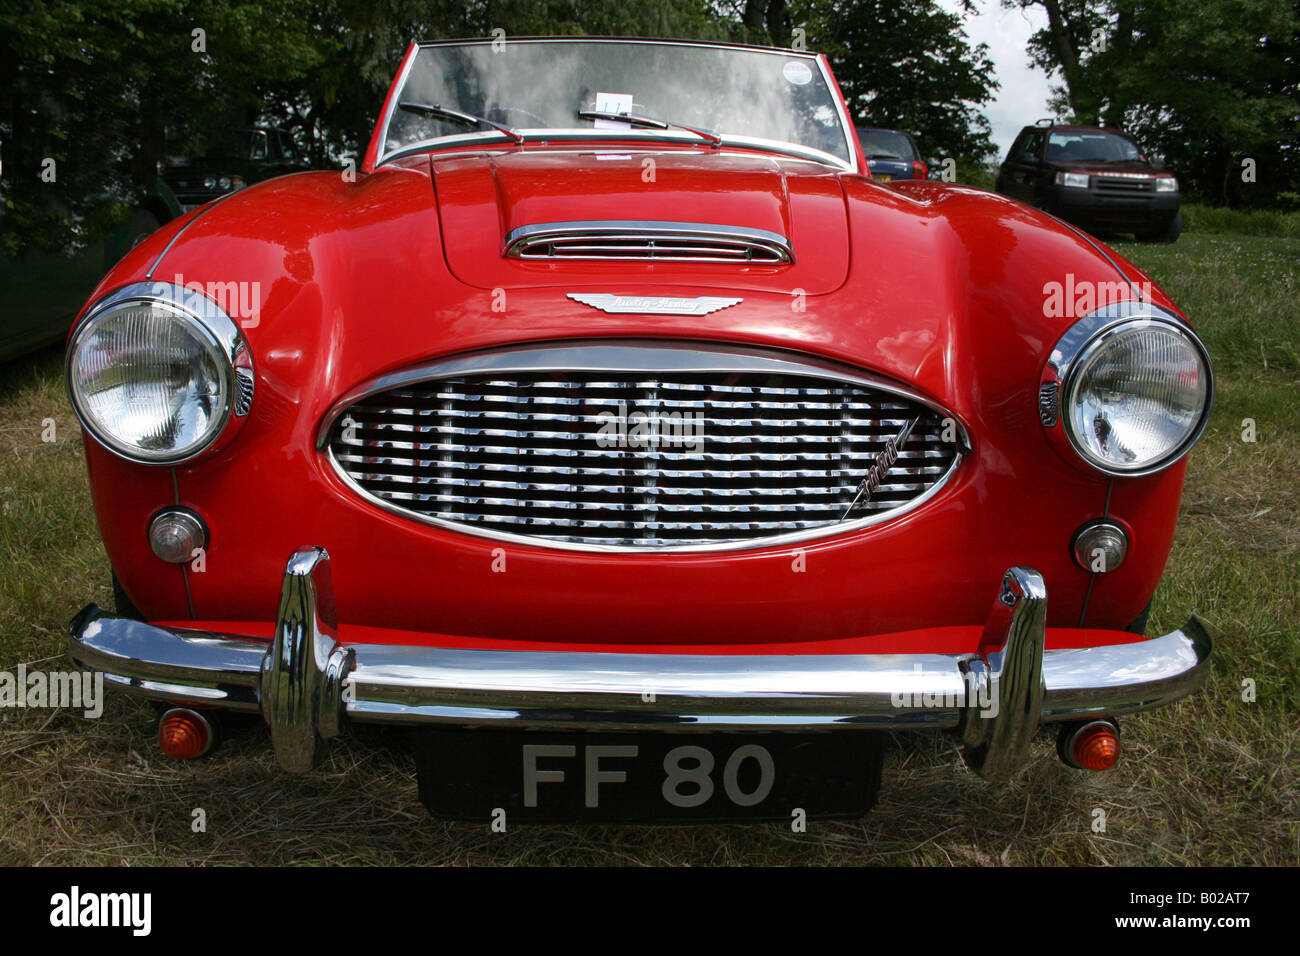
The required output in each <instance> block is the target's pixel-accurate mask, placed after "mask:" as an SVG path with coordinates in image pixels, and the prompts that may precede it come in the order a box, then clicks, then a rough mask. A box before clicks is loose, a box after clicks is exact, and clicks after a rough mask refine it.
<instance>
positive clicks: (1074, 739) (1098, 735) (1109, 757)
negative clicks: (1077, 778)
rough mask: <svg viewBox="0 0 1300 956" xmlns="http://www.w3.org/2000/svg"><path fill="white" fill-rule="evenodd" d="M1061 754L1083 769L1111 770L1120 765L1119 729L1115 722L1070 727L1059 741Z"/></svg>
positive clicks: (1058, 747)
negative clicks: (1117, 764)
mask: <svg viewBox="0 0 1300 956" xmlns="http://www.w3.org/2000/svg"><path fill="white" fill-rule="evenodd" d="M1056 749H1057V753H1059V754H1060V756H1061V759H1062V760H1064V761H1065V762H1066V763H1067V764H1069V765H1070V766H1071V767H1077V768H1078V769H1080V770H1109V769H1110V768H1111V767H1113V766H1115V764H1116V763H1117V762H1119V726H1118V725H1117V724H1116V723H1115V722H1114V721H1112V720H1093V721H1089V722H1088V723H1084V724H1077V725H1072V726H1071V725H1067V726H1065V727H1063V728H1062V729H1061V736H1060V737H1059V738H1058V740H1057V748H1056Z"/></svg>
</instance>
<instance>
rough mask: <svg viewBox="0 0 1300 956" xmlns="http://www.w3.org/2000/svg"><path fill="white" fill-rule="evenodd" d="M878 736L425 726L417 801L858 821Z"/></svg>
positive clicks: (468, 806) (499, 808)
mask: <svg viewBox="0 0 1300 956" xmlns="http://www.w3.org/2000/svg"><path fill="white" fill-rule="evenodd" d="M881 762H882V740H881V735H879V734H877V733H871V732H860V731H838V732H832V733H824V734H785V733H754V734H748V733H735V734H706V733H690V734H670V733H594V732H593V733H586V732H575V733H550V732H543V731H495V730H459V731H441V730H434V731H426V732H424V733H422V734H421V735H420V741H419V745H418V747H417V764H418V768H419V782H420V800H421V802H422V803H424V805H425V806H426V807H427V808H428V809H429V811H430V812H431V813H432V814H433V815H434V816H436V817H440V818H444V819H453V820H480V821H483V822H484V823H491V822H495V821H498V820H499V821H501V822H504V823H505V824H506V825H509V823H511V822H523V823H527V822H532V823H559V822H568V821H604V822H626V823H698V822H703V821H709V820H787V821H788V820H797V819H799V818H800V817H802V818H804V819H815V818H827V817H851V816H861V815H862V814H864V813H866V812H867V811H868V810H869V809H871V806H872V804H873V803H874V802H875V799H876V795H877V793H878V792H879V790H880V776H881Z"/></svg>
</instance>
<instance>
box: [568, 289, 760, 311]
mask: <svg viewBox="0 0 1300 956" xmlns="http://www.w3.org/2000/svg"><path fill="white" fill-rule="evenodd" d="M568 296H569V298H570V299H573V300H574V301H575V302H581V303H582V304H583V305H589V306H591V307H592V308H593V309H600V310H601V311H602V312H610V313H614V314H626V313H641V314H646V315H708V314H709V313H710V312H717V311H718V310H719V309H727V308H730V307H731V306H733V305H738V304H739V303H741V302H744V301H745V300H744V299H729V298H725V297H723V296H716V295H702V296H699V297H698V298H695V299H690V298H682V297H678V296H668V295H613V294H612V293H609V292H595V293H578V292H570V293H568Z"/></svg>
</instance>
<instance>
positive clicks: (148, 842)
mask: <svg viewBox="0 0 1300 956" xmlns="http://www.w3.org/2000/svg"><path fill="white" fill-rule="evenodd" d="M1117 248H1118V249H1119V250H1120V251H1121V252H1122V253H1123V254H1124V255H1126V256H1128V257H1130V258H1131V259H1133V260H1134V261H1135V262H1137V263H1138V264H1139V265H1140V266H1142V267H1143V268H1144V269H1146V270H1147V271H1149V272H1150V273H1151V275H1152V277H1153V278H1154V279H1155V280H1156V281H1157V282H1158V283H1160V284H1161V285H1162V286H1163V287H1164V288H1165V289H1166V290H1167V291H1168V292H1169V293H1170V295H1171V296H1172V297H1173V298H1174V299H1175V301H1177V302H1178V303H1179V304H1180V305H1181V306H1182V307H1183V308H1184V309H1185V310H1186V312H1187V313H1188V315H1189V317H1190V318H1191V319H1192V320H1193V322H1194V323H1195V324H1196V325H1197V326H1198V328H1199V329H1200V330H1201V331H1202V333H1203V334H1204V336H1205V338H1206V341H1207V342H1208V344H1209V346H1210V348H1211V351H1212V352H1213V354H1214V358H1215V361H1216V367H1217V371H1218V387H1219V392H1218V401H1217V403H1216V407H1215V412H1214V416H1213V420H1212V422H1211V425H1210V427H1209V429H1208V431H1207V432H1206V435H1205V438H1204V439H1203V441H1202V443H1201V444H1200V446H1199V447H1198V448H1197V450H1196V452H1195V453H1194V454H1193V455H1192V458H1191V464H1190V467H1189V471H1188V480H1187V485H1186V490H1185V493H1184V499H1183V509H1182V510H1183V513H1182V517H1181V521H1180V524H1179V531H1178V535H1177V538H1176V540H1175V543H1174V549H1173V553H1172V555H1171V556H1170V560H1169V566H1168V570H1167V573H1166V576H1165V578H1164V581H1163V582H1162V585H1161V588H1160V590H1159V592H1158V593H1157V595H1156V600H1155V605H1154V608H1153V615H1152V621H1151V629H1150V630H1151V633H1164V632H1166V631H1168V630H1171V629H1173V628H1175V627H1177V626H1179V625H1180V624H1181V623H1182V622H1183V620H1184V619H1185V615H1186V614H1187V612H1188V611H1191V610H1194V611H1196V612H1197V613H1198V614H1200V615H1201V616H1202V617H1203V618H1204V619H1205V620H1206V622H1207V623H1208V624H1209V626H1210V627H1211V628H1212V630H1213V632H1214V634H1215V637H1216V642H1217V647H1216V652H1215V657H1214V661H1213V665H1212V670H1211V674H1210V678H1209V680H1208V681H1207V683H1206V686H1205V687H1204V689H1203V690H1202V691H1201V692H1200V693H1198V694H1197V695H1195V696H1194V697H1192V698H1189V699H1188V700H1185V701H1182V702H1180V703H1178V704H1175V705H1173V706H1171V707H1168V708H1165V709H1163V710H1159V711H1155V712H1153V713H1150V714H1146V715H1140V716H1135V717H1133V718H1130V719H1128V720H1126V721H1125V722H1124V732H1125V741H1126V750H1127V755H1126V758H1125V759H1124V760H1122V761H1121V762H1120V765H1119V766H1118V767H1117V768H1116V769H1115V770H1112V771H1110V772H1108V773H1106V774H1098V775H1084V774H1081V773H1078V772H1075V771H1071V770H1068V769H1066V768H1065V767H1063V766H1062V765H1061V764H1060V762H1059V761H1058V760H1057V759H1056V756H1055V753H1054V751H1053V748H1052V745H1051V742H1050V740H1049V739H1047V738H1046V737H1044V738H1042V739H1040V740H1039V741H1038V742H1037V743H1036V746H1035V750H1034V754H1033V760H1032V762H1031V764H1030V765H1029V767H1028V768H1027V769H1026V770H1025V771H1024V772H1023V773H1022V774H1020V775H1019V776H1018V777H1017V778H1016V779H1015V780H1013V781H1012V782H1011V783H1010V784H1009V785H1006V786H1001V787H999V786H990V785H987V784H984V783H983V782H981V781H980V780H978V779H977V778H975V777H973V776H972V775H971V774H970V773H969V772H968V771H967V770H966V769H965V768H964V767H963V766H962V764H961V760H960V757H959V754H958V752H957V750H956V746H955V744H954V742H953V741H952V740H951V739H949V738H947V737H942V736H938V735H932V736H931V735H899V736H898V737H896V738H894V746H892V747H891V749H890V752H889V755H888V759H887V763H886V767H885V791H884V794H883V795H882V797H881V800H880V803H879V804H878V806H877V808H876V809H875V810H874V811H873V812H872V813H871V814H870V815H868V816H867V817H865V818H863V819H861V820H854V821H845V822H833V823H832V822H827V823H818V822H814V823H812V824H810V826H809V829H808V832H807V833H801V834H796V833H792V832H791V831H790V829H789V827H788V826H785V825H779V824H752V825H743V826H725V827H724V826H691V827H679V828H666V827H665V828H655V827H611V826H598V827H597V826H593V827H578V826H564V827H558V826H547V827H532V828H518V829H513V828H512V829H511V830H510V831H509V832H507V833H505V834H494V833H492V832H490V831H489V829H488V827H487V826H484V825H470V824H448V823H439V822H435V821H432V820H430V819H428V818H427V816H426V815H425V812H424V810H423V809H422V808H421V806H420V805H419V804H418V802H417V799H416V785H415V775H414V764H413V761H412V760H411V758H410V757H409V756H407V755H406V754H405V753H404V752H403V751H402V750H401V749H396V748H390V747H388V746H386V744H387V743H388V742H389V741H390V740H391V739H392V737H391V735H389V734H385V733H382V732H377V731H365V732H360V733H358V734H357V735H355V736H352V737H349V738H347V739H345V740H342V741H339V742H337V743H336V744H335V746H334V747H333V748H332V750H331V752H330V756H329V758H328V760H327V762H326V764H325V766H324V767H323V769H321V770H320V771H318V772H316V773H313V774H310V775H307V776H304V777H292V776H288V775H285V774H282V773H280V772H279V771H278V770H277V769H276V768H275V766H274V763H273V761H272V759H271V755H270V752H269V748H268V746H267V736H266V732H265V730H264V729H263V728H262V727H260V726H259V725H257V724H252V725H249V726H245V727H242V728H239V729H237V730H236V731H235V732H234V733H233V734H232V735H231V736H230V739H228V740H227V741H226V742H225V743H224V744H223V745H222V747H221V748H220V749H219V750H218V752H217V753H216V754H215V755H214V756H213V757H211V758H210V759H205V760H203V761H200V762H196V763H193V764H175V763H171V762H169V761H167V760H166V759H165V758H163V757H162V756H161V755H160V754H159V753H158V750H157V748H156V746H155V744H154V741H153V735H154V728H155V724H154V715H153V711H152V709H151V708H150V707H148V706H147V705H144V704H141V703H139V702H136V701H132V700H128V699H125V698H121V697H116V696H114V697H112V698H110V700H109V702H108V704H107V707H106V710H105V713H104V716H103V717H102V718H101V719H100V720H97V721H87V720H83V719H82V718H81V717H80V716H79V715H76V714H71V713H67V712H62V711H45V712H35V711H26V710H0V863H28V864H83V863H93V864H118V863H130V864H135V865H138V864H190V863H222V864H248V863H263V864H265V863H379V864H382V863H423V864H428V863H446V864H465V863H533V864H566V863H567V864H593V863H613V864H619V863H625V864H674V865H677V864H695V865H701V864H740V863H750V864H752V863H762V864H845V863H855V864H966V865H990V866H995V865H998V864H1000V863H1012V864H1097V865H1105V864H1147V863H1149V864H1157V865H1163V864H1176V865H1212V864H1228V865H1266V864H1274V865H1276V864H1291V865H1295V864H1296V863H1298V862H1300V756H1298V755H1297V744H1300V740H1298V737H1300V720H1298V719H1297V714H1298V713H1300V641H1298V640H1297V636H1296V629H1297V625H1296V622H1297V621H1300V518H1297V515H1298V514H1300V481H1297V478H1296V466H1297V462H1300V401H1297V399H1296V396H1297V394H1298V393H1300V361H1298V360H1297V345H1298V344H1300V306H1297V292H1298V291H1300V289H1297V272H1298V271H1300V239H1295V238H1287V237H1284V236H1241V235H1235V234H1216V233H1189V234H1187V235H1185V236H1184V237H1183V238H1182V239H1180V240H1179V242H1178V243H1177V244H1176V245H1173V246H1151V245H1144V244H1142V245H1140V244H1128V243H1125V244H1119V245H1118V246H1117ZM0 376H2V378H0V511H2V513H0V669H2V670H11V671H12V670H13V669H14V668H15V667H16V665H17V664H18V663H19V662H20V661H24V662H26V663H27V664H28V665H33V664H35V663H37V662H55V661H59V660H60V655H61V654H62V650H63V634H62V628H63V626H64V624H65V622H66V621H67V620H68V619H69V618H70V617H71V616H72V614H73V613H74V612H75V611H76V610H77V609H78V607H79V606H80V605H81V604H82V603H84V602H85V601H88V600H95V601H97V602H99V603H101V604H105V605H107V604H109V603H110V602H111V594H110V592H109V581H108V570H107V563H106V560H105V557H104V553H103V548H102V546H101V544H100V542H99V538H98V534H97V531H96V526H95V520H94V514H93V511H92V509H91V506H90V497H89V493H88V490H87V484H86V478H85V474H84V461H83V457H82V449H81V445H80V438H79V434H78V432H77V431H76V429H75V427H74V420H73V417H72V414H71V411H70V409H69V408H68V405H67V401H66V398H65V397H64V393H63V386H62V381H61V368H60V356H59V355H58V354H57V352H54V351H51V352H46V353H44V354H42V355H39V356H36V357H34V358H29V359H27V360H23V361H20V362H18V363H14V364H11V365H9V366H6V367H2V368H0ZM47 418H53V419H54V420H55V423H56V437H57V441H55V442H53V443H46V442H42V441H41V431H42V427H43V421H44V420H45V419H47ZM1248 418H1249V419H1253V420H1254V422H1255V427H1256V433H1257V441H1256V442H1254V443H1247V442H1243V441H1242V428H1243V426H1242V421H1243V419H1248ZM59 666H61V665H59ZM1246 679H1250V680H1253V681H1254V682H1255V685H1256V689H1257V699H1256V700H1255V701H1254V702H1253V703H1247V702H1245V701H1243V700H1242V697H1241V694H1242V682H1243V680H1246ZM197 808H201V809H203V810H204V811H205V813H206V816H207V831H206V832H203V833H195V832H193V830H192V829H191V821H192V819H193V817H192V811H193V810H195V809H197ZM1098 808H1100V809H1102V810H1104V811H1105V813H1106V817H1107V828H1106V831H1105V832H1104V833H1096V832H1093V830H1092V822H1093V819H1094V811H1095V810H1096V809H1098Z"/></svg>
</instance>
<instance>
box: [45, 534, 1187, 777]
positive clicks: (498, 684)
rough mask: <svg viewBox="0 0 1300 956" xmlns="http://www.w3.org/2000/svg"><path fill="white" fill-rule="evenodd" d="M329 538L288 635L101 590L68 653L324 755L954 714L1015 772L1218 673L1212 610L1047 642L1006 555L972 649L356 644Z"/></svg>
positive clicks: (980, 752)
mask: <svg viewBox="0 0 1300 956" xmlns="http://www.w3.org/2000/svg"><path fill="white" fill-rule="evenodd" d="M329 567H330V565H329V555H328V554H327V553H326V552H325V550H324V549H323V548H316V547H305V548H300V549H299V550H298V551H296V552H295V553H294V554H293V556H292V557H291V558H290V559H289V562H288V565H287V566H286V568H285V572H284V577H283V582H282V585H281V592H280V607H279V612H278V614H277V621H276V628H275V634H274V637H273V639H272V641H271V643H270V645H269V646H268V645H267V643H266V642H265V641H263V640H257V639H253V638H249V637H240V636H238V635H230V634H215V633H210V632H206V631H198V630H188V629H181V628H170V627H167V628H164V627H157V626H154V625H151V624H146V623H143V622H141V621H137V620H133V619H128V618H121V617H115V616H113V615H110V614H107V613H106V612H104V611H103V610H102V609H100V608H98V607H96V606H95V605H93V604H92V605H89V606H87V607H86V608H85V609H83V610H82V611H81V612H80V613H79V614H78V615H77V616H76V618H74V619H73V621H72V623H71V624H70V626H69V633H70V641H69V654H70V656H71V657H72V659H73V660H74V661H75V662H76V663H77V664H78V665H79V666H82V667H87V668H92V669H94V670H98V671H102V672H103V673H104V679H105V681H106V682H108V683H109V684H110V685H112V686H116V687H119V688H121V689H122V690H123V691H126V692H128V693H132V694H136V695H139V696H143V697H148V698H153V699H156V700H162V701H171V702H176V703H179V704H183V705H185V706H188V707H193V708H213V709H218V710H237V711H247V712H254V713H258V712H260V713H261V715H262V716H263V718H264V719H265V720H266V722H267V724H268V725H269V726H270V729H271V740H272V744H273V747H274V750H275V755H276V758H277V760H278V762H279V763H280V765H281V766H282V767H283V768H284V769H285V770H288V771H294V772H301V771H305V770H309V769H311V767H313V766H314V765H315V764H316V762H317V761H318V760H319V758H320V756H321V753H322V746H323V744H324V743H325V742H326V741H328V740H329V739H331V738H333V737H336V736H338V735H339V733H340V732H341V730H342V729H343V727H344V724H345V722H346V721H357V722H366V723H387V724H405V725H429V726H436V725H442V726H458V727H510V728H514V729H533V728H537V729H579V730H642V731H644V730H662V731H689V730H710V731H729V730H765V731H774V730H777V731H821V730H831V729H851V728H856V729H859V730H871V729H877V730H891V729H909V728H910V729H932V730H943V729H950V730H956V731H958V732H959V733H960V735H961V738H962V741H963V744H964V753H965V756H966V760H967V763H968V764H969V765H970V766H971V768H972V769H974V770H975V771H976V772H977V773H979V774H980V775H981V776H983V777H985V778H987V779H990V780H1004V779H1006V778H1007V777H1008V776H1010V775H1011V774H1012V773H1014V772H1015V771H1016V770H1017V769H1019V768H1020V767H1021V766H1023V765H1024V764H1025V762H1026V760H1027V758H1028V753H1029V745H1030V741H1031V739H1032V737H1033V735H1034V733H1035V731H1036V730H1037V729H1038V728H1039V726H1040V724H1043V723H1047V722H1053V721H1082V720H1088V719H1095V718H1099V717H1103V716H1104V717H1114V716H1119V715H1122V714H1128V713H1133V712H1135V711H1141V710H1149V709H1151V708H1154V707H1160V706H1163V705H1164V704H1168V703H1170V702H1172V701H1175V700H1177V699H1179V698H1181V697H1184V696H1186V695H1187V694H1189V693H1191V692H1192V691H1194V690H1195V689H1196V688H1197V687H1198V686H1199V685H1200V684H1201V682H1202V681H1203V679H1204V677H1205V671H1206V667H1207V662H1208V660H1209V656H1210V649H1211V641H1210V637H1209V634H1208V633H1207V632H1206V630H1205V628H1204V627H1203V626H1202V625H1201V623H1200V622H1199V621H1198V620H1197V619H1196V618H1194V617H1193V618H1191V619H1190V620H1189V621H1188V622H1187V623H1186V624H1185V625H1183V627H1182V628H1181V629H1179V630H1177V631H1174V632H1172V633H1170V634H1166V635H1165V636H1163V637H1159V638H1155V639H1153V640H1148V641H1138V642H1136V643H1128V644H1117V645H1111V646H1102V647H1089V648H1078V649H1061V650H1045V649H1044V640H1045V634H1046V616H1047V589H1046V586H1045V585H1044V583H1043V578H1042V576H1041V575H1040V574H1039V573H1038V572H1037V571H1035V570H1033V569H1032V568H1025V567H1015V568H1012V569H1010V570H1009V571H1007V572H1006V574H1005V576H1004V578H1003V581H1002V584H1001V587H1000V588H999V590H998V593H997V595H996V597H995V598H994V601H993V605H992V609H991V610H990V612H989V615H988V618H987V620H986V622H985V626H984V631H983V635H982V638H981V642H980V646H979V650H978V652H976V653H972V654H806V655H793V654H771V655H754V654H746V655H728V654H671V653H665V654H644V653H636V654H634V653H617V652H608V653H606V652H599V653H592V652H568V651H532V650H529V651H517V650H486V649H484V650H479V649H467V648H440V647H424V646H411V645H397V644H391V645H390V644H343V643H340V642H339V640H338V620H337V614H336V611H335V607H334V593H333V587H332V585H331V581H330V569H329Z"/></svg>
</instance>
